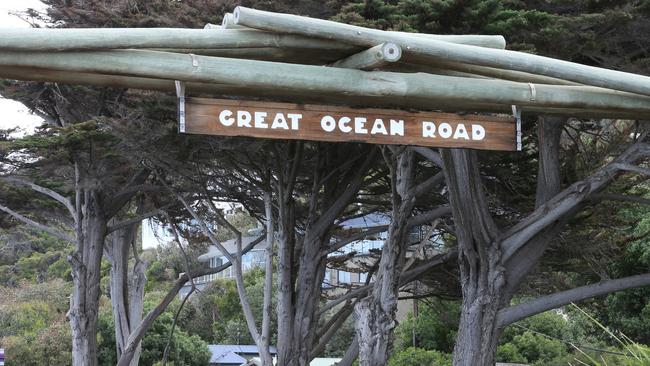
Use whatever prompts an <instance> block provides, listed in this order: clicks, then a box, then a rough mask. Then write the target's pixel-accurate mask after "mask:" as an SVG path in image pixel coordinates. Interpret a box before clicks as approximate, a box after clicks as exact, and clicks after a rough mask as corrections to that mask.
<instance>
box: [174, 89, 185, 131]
mask: <svg viewBox="0 0 650 366" xmlns="http://www.w3.org/2000/svg"><path fill="white" fill-rule="evenodd" d="M175 84H176V96H177V97H178V132H180V133H184V132H185V83H184V82H182V81H178V80H176V81H175Z"/></svg>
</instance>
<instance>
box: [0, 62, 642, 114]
mask: <svg viewBox="0 0 650 366" xmlns="http://www.w3.org/2000/svg"><path fill="white" fill-rule="evenodd" d="M0 78H4V79H12V80H23V81H43V82H57V83H62V84H73V85H92V86H107V87H114V88H129V89H142V90H157V91H164V92H175V91H176V87H175V85H174V81H173V80H167V79H154V78H142V77H134V76H122V75H108V74H95V73H85V72H72V71H60V70H51V69H42V68H32V67H15V66H7V67H2V68H0ZM185 87H186V90H187V91H188V92H189V93H193V94H200V93H206V94H210V95H212V96H215V95H216V96H229V97H232V96H237V97H241V98H249V99H258V98H264V99H270V100H276V101H277V100H284V101H287V102H293V103H296V102H301V103H315V104H316V103H323V98H322V97H321V96H320V95H311V94H306V93H297V92H292V91H287V90H278V89H275V88H273V87H272V86H269V87H265V88H257V89H251V88H249V87H247V86H245V85H227V84H213V83H198V82H187V83H185ZM327 103H331V104H338V105H346V106H357V107H369V106H370V107H397V108H414V109H417V108H419V109H423V110H430V109H431V106H429V107H423V103H421V102H418V101H417V100H404V99H395V98H391V99H384V100H381V101H379V102H378V101H377V99H376V98H369V97H352V96H342V95H340V94H339V95H333V96H331V97H328V99H327ZM378 103H379V104H378ZM440 109H443V110H446V111H451V112H457V111H479V110H489V111H493V112H497V113H511V111H512V108H511V106H510V105H483V104H477V105H472V104H466V103H463V104H462V105H454V104H446V105H445V106H444V108H443V107H441V108H440ZM537 112H544V113H546V114H549V115H558V116H571V117H582V118H618V119H640V118H641V119H650V112H648V113H641V112H625V111H613V110H602V109H593V108H590V109H572V108H547V107H541V106H527V107H526V108H525V109H524V110H523V113H524V114H532V113H534V114H536V113H537Z"/></svg>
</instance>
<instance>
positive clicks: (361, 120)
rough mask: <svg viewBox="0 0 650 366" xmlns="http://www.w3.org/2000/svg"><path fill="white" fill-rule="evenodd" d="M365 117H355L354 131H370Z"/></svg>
mask: <svg viewBox="0 0 650 366" xmlns="http://www.w3.org/2000/svg"><path fill="white" fill-rule="evenodd" d="M366 121H367V120H366V118H365V117H354V133H368V129H367V128H366Z"/></svg>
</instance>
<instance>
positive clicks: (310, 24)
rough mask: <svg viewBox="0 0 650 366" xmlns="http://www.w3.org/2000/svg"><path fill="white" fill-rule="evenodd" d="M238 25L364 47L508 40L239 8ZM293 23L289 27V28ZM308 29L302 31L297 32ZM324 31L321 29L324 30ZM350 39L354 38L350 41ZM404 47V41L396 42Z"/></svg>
mask: <svg viewBox="0 0 650 366" xmlns="http://www.w3.org/2000/svg"><path fill="white" fill-rule="evenodd" d="M233 16H234V20H235V24H237V25H242V26H245V27H249V28H254V29H259V30H268V31H271V32H278V33H298V32H301V33H305V34H310V36H313V37H316V38H325V39H328V38H339V37H338V35H339V33H337V31H339V32H344V31H345V33H341V34H346V36H347V37H340V38H341V41H342V42H345V43H350V42H352V41H353V40H356V39H359V41H358V43H361V42H362V41H360V39H362V38H366V41H365V42H364V44H363V45H361V44H359V45H360V46H364V47H374V46H376V45H378V44H381V43H384V42H393V40H392V39H386V40H385V41H379V42H377V39H378V36H381V35H385V36H386V37H392V38H393V39H394V40H400V41H405V40H423V41H427V40H437V41H441V42H447V43H457V44H465V45H473V46H478V47H487V48H496V49H503V48H505V46H506V41H505V38H503V36H489V35H473V34H470V35H454V34H442V35H441V34H426V33H409V32H393V31H380V30H376V29H370V28H364V27H359V26H354V25H348V24H343V23H337V22H333V21H329V20H322V19H316V18H308V17H302V16H298V15H290V14H282V13H272V12H268V11H262V10H255V9H250V8H246V7H243V6H238V7H236V8H235V10H234V11H233ZM288 24H291V25H290V26H287V25H288ZM299 27H305V29H303V30H301V31H297V30H296V29H297V28H299ZM321 28H322V29H321ZM348 38H351V39H348ZM395 43H398V44H401V43H404V42H398V41H395Z"/></svg>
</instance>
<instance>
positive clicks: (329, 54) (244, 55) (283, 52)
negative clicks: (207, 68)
mask: <svg viewBox="0 0 650 366" xmlns="http://www.w3.org/2000/svg"><path fill="white" fill-rule="evenodd" d="M148 50H149V51H159V52H173V53H183V54H196V55H202V56H216V57H228V58H239V59H248V60H259V61H273V62H285V63H291V64H304V65H326V64H329V63H331V62H334V61H337V60H340V59H341V58H344V57H347V56H348V55H349V54H350V52H349V51H337V50H314V49H309V48H278V47H257V48H221V49H219V48H217V49H207V48H206V49H192V48H169V49H165V48H152V49H148Z"/></svg>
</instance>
